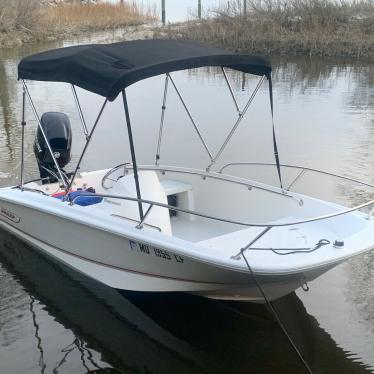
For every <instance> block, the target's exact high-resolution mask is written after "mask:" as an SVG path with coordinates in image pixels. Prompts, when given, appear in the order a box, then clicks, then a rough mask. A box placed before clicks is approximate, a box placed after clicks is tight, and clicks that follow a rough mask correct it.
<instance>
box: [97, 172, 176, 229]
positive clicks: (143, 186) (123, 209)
mask: <svg viewBox="0 0 374 374" xmlns="http://www.w3.org/2000/svg"><path fill="white" fill-rule="evenodd" d="M139 185H140V192H141V196H142V199H144V200H151V201H156V202H158V203H161V204H166V205H167V203H168V200H167V196H166V193H165V190H164V188H163V186H162V185H161V183H160V180H159V179H158V176H157V174H156V172H154V171H140V172H139ZM110 194H111V195H118V196H124V197H133V198H136V197H137V193H136V187H135V178H134V175H133V174H130V175H126V176H124V177H122V178H120V179H119V180H118V181H117V182H116V184H115V185H114V186H113V187H112V188H111V189H110ZM103 204H106V205H107V207H109V209H110V211H111V213H112V215H114V216H119V217H121V218H124V219H128V220H130V221H137V222H139V221H140V216H139V208H138V203H137V202H134V201H129V200H120V199H112V198H106V199H104V201H103ZM142 206H143V212H144V214H145V213H146V211H147V209H148V208H149V204H145V203H143V204H142ZM144 227H154V228H159V229H160V230H161V232H162V233H163V234H166V235H171V234H172V231H171V224H170V215H169V210H168V209H166V208H162V207H159V206H155V205H154V206H153V208H152V210H151V211H150V213H149V214H148V216H147V218H146V220H145V225H144Z"/></svg>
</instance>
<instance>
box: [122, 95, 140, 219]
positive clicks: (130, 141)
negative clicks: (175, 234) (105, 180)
mask: <svg viewBox="0 0 374 374" xmlns="http://www.w3.org/2000/svg"><path fill="white" fill-rule="evenodd" d="M122 98H123V107H124V108H125V116H126V124H127V132H128V136H129V143H130V151H131V160H132V166H133V170H134V179H135V187H136V195H137V198H138V200H141V199H142V196H141V193H140V186H139V175H138V165H137V163H136V155H135V147H134V139H133V136H132V130H131V122H130V113H129V106H128V104H127V97H126V91H125V90H122ZM138 207H139V216H140V220H141V221H143V218H144V213H143V205H142V202H141V201H138Z"/></svg>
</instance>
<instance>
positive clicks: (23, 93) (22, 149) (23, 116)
mask: <svg viewBox="0 0 374 374" xmlns="http://www.w3.org/2000/svg"><path fill="white" fill-rule="evenodd" d="M25 112H26V92H25V88H24V87H23V88H22V121H21V126H22V135H21V177H20V186H21V189H22V188H23V173H24V169H25V126H26V121H25V117H26V114H25Z"/></svg>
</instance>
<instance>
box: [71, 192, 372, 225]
mask: <svg viewBox="0 0 374 374" xmlns="http://www.w3.org/2000/svg"><path fill="white" fill-rule="evenodd" d="M82 196H85V197H102V198H103V199H104V198H109V199H119V200H127V201H133V202H137V203H143V204H149V205H155V206H159V207H162V208H165V209H170V210H175V211H177V212H181V213H186V214H191V215H194V216H197V217H201V218H206V219H211V220H214V221H220V222H225V223H230V224H233V225H239V226H246V227H271V228H272V227H285V226H293V225H300V224H304V223H310V222H315V221H321V220H326V219H329V218H334V217H338V216H341V215H344V214H348V213H351V212H354V211H357V210H360V209H363V208H365V207H369V206H371V205H374V200H371V201H369V202H367V203H364V204H361V205H357V206H355V207H353V208H350V209H346V210H342V211H340V212H336V213H330V214H325V215H322V216H318V217H313V218H308V219H305V220H300V221H293V222H284V223H266V224H265V223H248V222H240V221H234V220H229V219H225V218H221V217H214V216H210V215H208V214H204V213H200V212H196V211H193V210H189V209H181V208H178V207H175V206H172V205H168V204H163V203H159V202H157V201H152V200H146V199H137V198H135V197H129V196H118V195H107V194H96V193H95V194H92V193H90V194H84V193H82V194H80V195H78V196H76V197H75V198H73V199H72V200H71V202H70V204H71V205H74V202H75V200H76V199H78V198H80V197H82Z"/></svg>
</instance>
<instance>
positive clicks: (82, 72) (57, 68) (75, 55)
mask: <svg viewBox="0 0 374 374" xmlns="http://www.w3.org/2000/svg"><path fill="white" fill-rule="evenodd" d="M203 66H217V67H220V68H221V69H222V73H223V76H224V78H225V81H226V83H227V86H228V88H229V90H230V95H231V97H232V99H233V102H234V104H235V108H236V110H237V113H238V118H237V119H236V121H235V123H234V125H233V127H232V129H231V130H230V132H229V134H228V135H227V137H226V139H225V140H224V142H223V144H222V146H221V147H220V148H219V150H218V152H217V153H216V154H215V155H213V154H212V152H211V151H210V149H209V147H208V146H207V143H206V141H205V139H204V138H203V136H202V134H201V132H200V130H199V128H198V126H197V124H196V121H195V120H194V118H193V117H192V115H191V113H190V111H189V109H188V107H187V104H186V103H185V101H184V99H183V97H182V94H181V93H180V91H179V90H178V88H177V85H176V83H175V82H174V80H173V78H172V76H171V72H173V71H178V70H185V69H191V68H198V67H203ZM226 67H228V68H231V69H235V70H238V71H241V72H244V73H250V74H253V75H258V76H259V77H260V79H259V82H258V84H257V86H256V87H255V89H254V91H253V93H252V94H251V95H250V97H249V99H248V102H247V103H246V105H245V106H244V107H243V108H242V109H240V107H239V105H238V102H237V100H236V97H235V94H234V92H233V89H232V87H231V84H230V82H229V79H228V77H227V74H226V71H225V68H226ZM163 73H165V74H166V80H165V89H164V99H163V105H162V114H161V123H160V130H159V138H158V145H157V153H156V164H158V162H159V159H160V151H161V141H162V132H163V126H164V114H165V109H166V99H167V89H168V84H169V82H171V83H172V86H173V87H174V89H175V91H176V93H177V95H178V97H179V99H180V100H181V102H182V104H183V107H184V109H185V110H186V113H187V115H188V116H189V118H190V120H191V123H192V125H193V128H194V130H195V131H196V133H197V135H198V137H199V139H200V141H201V143H202V145H203V147H204V149H205V150H206V152H207V154H208V156H209V160H210V162H209V165H208V166H207V168H206V170H207V172H209V171H210V169H211V168H212V167H213V166H214V164H215V163H216V162H217V160H218V158H219V157H220V156H221V154H222V153H223V151H224V149H225V148H226V146H227V144H228V143H229V141H230V139H231V137H232V136H233V135H234V133H235V131H236V129H237V128H238V126H239V124H240V123H241V122H242V120H243V118H244V116H245V114H246V112H247V110H248V108H249V106H250V105H251V103H252V101H253V99H254V97H255V96H256V94H257V92H258V90H259V89H260V86H261V84H262V83H263V81H264V79H265V78H267V80H268V82H269V94H270V95H269V97H270V106H271V113H272V114H273V94H272V82H271V65H270V63H269V61H268V60H266V59H264V58H261V57H257V56H250V55H244V54H238V53H233V52H228V51H224V50H220V49H216V48H211V47H206V46H203V45H200V44H196V43H192V42H188V41H176V40H137V41H131V42H121V43H114V44H107V45H83V46H74V47H67V48H60V49H55V50H51V51H47V52H43V53H39V54H36V55H32V56H29V57H26V58H24V59H23V60H21V62H20V63H19V65H18V77H19V79H21V80H22V83H23V90H24V95H23V108H24V107H25V100H26V98H27V100H28V102H29V104H30V106H31V109H32V111H33V114H34V116H35V119H36V120H37V123H38V126H39V128H40V130H41V132H42V135H43V137H44V140H45V142H46V143H47V146H48V150H49V152H50V153H51V156H52V159H53V161H54V164H55V167H56V170H57V174H58V175H56V177H59V178H60V179H61V182H62V184H63V187H64V189H65V191H66V194H68V192H69V191H70V189H71V186H72V185H73V182H74V179H75V177H76V175H77V173H78V170H79V168H80V165H81V162H82V159H83V157H84V155H85V153H86V150H87V148H88V145H89V144H90V141H91V138H92V136H93V133H94V131H95V129H96V127H97V125H98V123H99V120H100V118H101V117H102V114H103V111H104V109H105V107H106V105H107V103H108V101H113V100H114V99H115V98H116V97H117V96H118V95H119V93H122V99H123V105H124V111H125V118H126V124H127V131H128V138H129V144H130V151H131V159H132V165H133V170H134V178H135V184H136V191H137V198H138V200H141V193H140V186H139V180H138V168H137V162H136V155H135V147H134V140H133V135H132V129H131V123H130V114H129V108H128V101H127V97H126V88H127V87H128V86H129V85H131V84H133V83H135V82H138V81H140V80H143V79H146V78H149V77H152V76H156V75H160V74H163ZM25 79H31V80H39V81H54V82H66V83H70V84H71V87H72V92H73V96H74V101H75V103H76V106H77V109H78V114H79V118H80V121H81V123H82V128H83V132H84V135H85V137H86V144H85V146H84V148H83V151H82V154H81V156H80V158H79V161H78V164H77V165H76V168H75V171H74V172H73V173H72V177H71V178H68V177H67V176H66V175H65V174H64V173H63V171H62V170H61V168H60V167H59V164H58V160H57V159H56V157H55V155H54V154H53V151H52V148H51V146H50V144H49V142H48V140H47V138H46V136H45V134H44V131H43V128H42V125H41V122H40V117H39V115H38V113H37V111H36V108H35V105H34V103H33V101H32V99H31V96H30V93H29V90H28V87H27V85H26V82H25ZM75 86H79V87H81V88H83V89H86V90H88V91H90V92H93V93H96V94H99V95H102V96H104V97H105V101H104V103H103V105H102V107H101V109H100V111H99V114H98V116H97V118H96V120H95V122H94V124H93V126H92V128H91V130H89V129H88V126H87V124H86V121H85V118H84V115H83V113H82V110H81V106H80V103H79V99H78V95H77V92H76V90H75ZM24 114H25V111H24V110H23V116H22V152H21V154H22V160H21V187H22V185H23V169H24V162H23V155H24V149H23V148H24V126H25V125H26V121H25V115H24ZM273 146H274V156H275V161H276V166H277V170H278V175H279V182H280V187H281V189H282V192H283V185H282V178H281V172H280V165H279V157H278V150H277V149H278V147H277V142H276V136H275V128H274V121H273ZM139 215H140V217H141V218H142V219H143V216H144V213H143V209H142V204H141V203H140V202H139Z"/></svg>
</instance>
